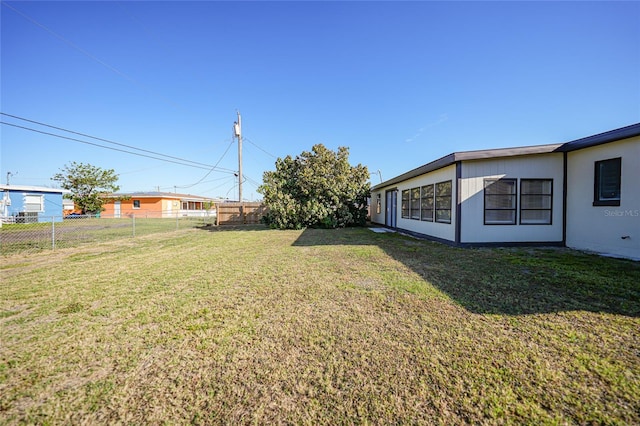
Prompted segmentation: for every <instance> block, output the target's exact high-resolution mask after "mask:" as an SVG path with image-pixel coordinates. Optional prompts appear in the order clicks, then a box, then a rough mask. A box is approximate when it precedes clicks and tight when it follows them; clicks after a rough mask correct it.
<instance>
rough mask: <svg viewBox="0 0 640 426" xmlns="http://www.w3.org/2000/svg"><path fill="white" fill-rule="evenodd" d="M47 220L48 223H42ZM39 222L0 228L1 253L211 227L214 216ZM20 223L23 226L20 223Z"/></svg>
mask: <svg viewBox="0 0 640 426" xmlns="http://www.w3.org/2000/svg"><path fill="white" fill-rule="evenodd" d="M47 219H49V221H46V222H45V221H44V220H47ZM38 220H39V222H33V223H29V222H27V221H12V222H14V223H6V222H5V223H3V224H2V227H0V254H1V255H3V256H5V255H9V254H15V253H23V252H34V251H41V250H55V249H57V248H67V247H76V246H80V245H82V244H91V243H96V242H102V241H108V240H115V239H121V238H134V237H139V236H142V235H149V234H154V233H159V232H172V231H177V230H181V229H190V228H200V227H207V226H214V225H215V224H216V216H215V215H212V216H198V217H192V216H182V215H175V217H170V218H167V217H165V218H148V217H138V216H135V215H131V216H126V217H124V216H123V217H109V216H104V215H101V216H100V217H96V216H84V215H69V216H66V217H64V218H63V217H60V216H52V217H50V218H45V217H42V216H41V217H40V218H39V219H38ZM20 222H22V223H20Z"/></svg>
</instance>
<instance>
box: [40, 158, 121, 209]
mask: <svg viewBox="0 0 640 426" xmlns="http://www.w3.org/2000/svg"><path fill="white" fill-rule="evenodd" d="M51 180H55V181H58V182H60V186H62V188H64V189H68V190H69V191H71V199H72V200H73V202H74V203H75V205H76V206H77V207H78V208H80V209H81V210H82V213H83V214H91V213H98V212H101V211H102V210H104V209H103V208H102V205H103V204H104V203H105V201H106V200H105V198H104V196H105V195H106V194H109V193H112V192H116V191H118V190H119V189H120V187H119V186H117V185H116V182H117V181H118V176H117V175H116V172H115V171H114V170H113V169H108V170H105V169H101V168H100V167H96V166H92V165H91V164H83V163H76V162H75V161H74V162H71V164H67V165H65V166H64V168H62V169H61V170H60V173H56V174H55V175H54V176H53V177H52V178H51Z"/></svg>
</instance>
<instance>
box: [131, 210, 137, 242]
mask: <svg viewBox="0 0 640 426" xmlns="http://www.w3.org/2000/svg"><path fill="white" fill-rule="evenodd" d="M131 221H132V228H133V237H134V238H135V237H136V214H135V213H132V214H131Z"/></svg>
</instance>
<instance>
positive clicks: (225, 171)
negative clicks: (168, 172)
mask: <svg viewBox="0 0 640 426" xmlns="http://www.w3.org/2000/svg"><path fill="white" fill-rule="evenodd" d="M0 124H4V125H6V126H11V127H16V128H19V129H23V130H28V131H31V132H35V133H40V134H43V135H47V136H53V137H56V138H60V139H66V140H70V141H74V142H80V143H83V144H87V145H93V146H97V147H100V148H104V149H109V150H112V151H119V152H124V153H126V154H131V155H137V156H139V157H146V158H151V159H154V160H159V161H164V162H167V163H174V164H179V165H181V166H187V167H194V168H198V169H204V170H209V169H211V168H212V166H210V165H205V164H202V163H195V162H192V161H189V160H181V161H175V160H170V159H167V158H161V157H154V156H151V155H147V154H141V153H139V152H132V151H127V150H124V149H119V148H114V147H110V146H105V145H100V144H97V143H94V142H89V141H84V140H81V139H76V138H71V137H68V136H63V135H57V134H55V133H50V132H45V131H42V130H37V129H32V128H30V127H26V126H20V125H18V124H14V123H8V122H6V121H0ZM161 155H162V154H161ZM185 161H186V162H185ZM189 163H192V164H189ZM219 169H220V170H219V171H220V172H221V173H231V174H235V172H234V171H227V170H224V169H221V168H219Z"/></svg>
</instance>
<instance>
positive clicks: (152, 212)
mask: <svg viewBox="0 0 640 426" xmlns="http://www.w3.org/2000/svg"><path fill="white" fill-rule="evenodd" d="M134 200H139V201H140V208H134V207H133V201H134ZM163 201H165V200H163V199H162V198H136V197H131V198H130V199H128V200H121V201H120V217H131V216H134V215H135V216H136V217H148V218H154V217H163V214H162V212H163ZM114 206H115V200H109V202H107V203H105V204H104V205H103V207H104V211H103V212H102V216H104V217H113V216H114V214H115V211H114Z"/></svg>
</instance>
